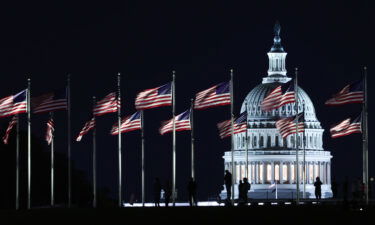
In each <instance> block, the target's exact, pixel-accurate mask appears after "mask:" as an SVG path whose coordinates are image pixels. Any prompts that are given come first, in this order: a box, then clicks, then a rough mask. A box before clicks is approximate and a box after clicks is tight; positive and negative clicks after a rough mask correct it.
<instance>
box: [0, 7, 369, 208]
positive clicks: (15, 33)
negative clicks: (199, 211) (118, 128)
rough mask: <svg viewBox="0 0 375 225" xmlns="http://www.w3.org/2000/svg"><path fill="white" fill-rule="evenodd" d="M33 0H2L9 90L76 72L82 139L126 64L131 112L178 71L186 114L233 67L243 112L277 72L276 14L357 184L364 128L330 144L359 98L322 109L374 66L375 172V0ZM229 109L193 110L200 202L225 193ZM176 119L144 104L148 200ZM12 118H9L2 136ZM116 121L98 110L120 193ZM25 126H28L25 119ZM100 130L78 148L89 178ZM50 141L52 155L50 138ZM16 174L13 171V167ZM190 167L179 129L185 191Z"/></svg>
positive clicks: (102, 161)
mask: <svg viewBox="0 0 375 225" xmlns="http://www.w3.org/2000/svg"><path fill="white" fill-rule="evenodd" d="M28 4H29V5H27V4H26V5H21V4H14V5H2V6H1V7H0V8H1V9H0V24H1V26H0V29H1V35H0V63H1V66H0V74H1V79H2V82H1V89H0V98H2V97H6V96H8V95H10V94H15V93H17V92H19V91H20V90H22V89H24V88H26V85H27V78H31V82H32V96H37V95H39V94H42V93H45V92H48V91H50V90H52V89H57V88H62V87H64V86H65V84H66V77H67V74H68V73H70V74H71V88H72V136H73V137H72V138H74V139H75V137H76V136H77V135H78V133H79V131H80V129H81V128H82V126H83V125H84V123H85V122H86V121H87V120H88V119H90V116H91V107H92V100H91V99H92V96H97V98H99V99H100V98H102V97H104V96H105V95H106V94H108V93H109V92H112V91H115V90H116V74H117V72H121V74H122V86H121V91H122V99H123V101H122V102H123V104H122V105H123V107H122V114H123V115H124V116H125V115H129V114H131V113H133V112H134V111H135V108H134V99H135V96H136V95H137V93H138V92H140V91H141V90H143V89H147V88H154V87H157V86H160V85H162V84H165V83H167V82H169V81H171V79H172V76H171V75H172V70H175V71H176V113H180V112H183V111H185V110H186V109H188V108H189V107H190V99H191V98H192V97H193V96H194V95H195V93H197V92H198V91H201V90H204V89H206V88H209V87H211V86H213V85H215V84H217V83H219V82H223V81H227V80H229V79H230V76H229V70H230V69H231V68H233V69H234V108H235V114H236V115H238V114H239V110H240V107H241V104H242V101H243V100H244V98H245V96H246V95H247V93H248V92H249V91H251V90H252V89H253V88H254V87H255V86H256V85H258V84H260V83H261V80H262V77H264V76H266V75H267V69H268V58H267V55H266V53H267V52H268V51H269V50H270V48H271V46H272V43H273V26H274V24H275V21H276V20H278V21H280V24H281V34H280V36H281V43H282V45H283V47H284V50H285V51H286V52H287V53H288V55H287V62H286V66H287V70H288V76H290V77H291V76H293V71H294V67H298V69H299V71H300V72H299V84H300V86H302V88H303V89H304V90H305V91H306V92H307V93H308V95H309V96H310V98H311V100H312V101H313V103H314V105H315V110H316V114H317V117H318V119H319V120H320V122H321V124H322V126H323V128H325V129H326V131H325V132H324V140H323V141H324V148H325V150H329V151H331V154H332V155H333V159H332V177H334V178H336V180H338V181H339V182H341V181H342V180H343V178H344V177H345V176H348V177H349V179H350V180H354V179H357V178H358V177H361V174H362V145H361V135H359V134H354V135H350V136H347V137H343V138H339V139H336V140H332V139H331V138H330V137H329V131H328V129H329V127H330V125H331V124H333V123H336V122H339V121H340V120H343V119H346V118H347V117H349V116H352V115H354V116H357V115H358V114H359V112H360V111H361V105H360V104H355V105H354V104H353V105H348V106H342V107H336V108H334V107H326V106H324V102H325V101H326V100H327V99H328V98H329V97H330V96H331V95H332V94H334V93H336V92H337V91H339V90H340V89H341V88H343V87H344V86H345V85H346V84H348V83H350V82H353V81H356V80H358V79H361V76H362V68H363V66H365V65H366V66H367V67H368V78H369V79H368V87H369V93H368V96H369V117H370V118H369V137H370V141H369V143H370V144H369V164H370V170H369V171H370V176H374V175H375V174H374V168H375V167H374V165H373V163H372V162H374V159H375V154H374V153H373V151H372V150H373V149H372V148H371V146H372V139H371V137H372V136H371V134H372V127H373V123H374V120H372V119H371V115H372V111H373V110H374V108H373V107H374V106H373V104H371V103H372V96H373V91H374V90H372V79H373V78H372V76H373V74H374V71H375V63H374V60H373V58H374V57H373V52H374V50H375V49H374V43H373V38H374V37H373V34H374V32H373V29H374V27H375V19H374V16H373V12H374V8H373V7H372V5H371V4H370V1H368V2H367V1H353V2H352V3H344V2H342V1H337V2H331V1H329V3H328V2H325V3H319V2H317V1H313V2H312V3H310V4H307V3H304V4H303V5H302V3H293V4H291V3H286V2H281V1H275V2H267V3H262V4H255V3H253V1H244V2H240V1H238V2H237V1H236V2H235V1H197V2H193V1H168V2H167V1H123V3H122V4H110V3H107V2H106V3H104V2H102V3H101V4H95V3H93V2H91V3H89V4H81V3H73V4H69V3H60V4H58V3H47V4H37V3H35V2H33V3H32V4H31V3H28ZM229 110H230V108H229V106H221V107H217V108H213V109H208V110H203V111H197V112H196V113H195V114H194V117H195V121H194V122H195V138H196V142H195V143H196V179H197V182H198V197H199V200H207V199H208V198H209V197H215V196H216V195H217V194H218V193H219V192H220V191H221V188H222V183H223V170H224V165H223V159H222V156H223V153H224V151H229V150H230V139H224V140H221V139H220V138H219V136H218V131H217V128H216V124H217V123H218V122H220V121H222V120H226V119H229V116H230V114H229ZM47 118H48V116H47V115H37V116H33V118H32V132H33V135H35V136H37V137H39V138H40V139H42V138H43V136H44V134H45V129H46V128H45V121H46V120H47ZM170 118H171V107H161V108H155V109H151V110H147V111H145V138H146V146H145V152H146V153H145V154H146V156H145V157H146V158H145V163H146V193H147V197H146V200H147V201H151V197H152V182H153V179H154V178H155V177H160V179H161V181H162V183H164V182H165V180H166V179H171V174H172V172H171V168H172V154H171V153H172V135H170V134H166V135H164V136H160V135H159V133H158V128H159V126H160V123H161V121H163V120H167V119H170ZM9 119H10V118H1V119H0V124H1V125H2V126H1V130H2V131H1V133H3V131H4V130H5V129H6V126H7V123H8V121H9ZM115 122H116V114H107V115H104V116H101V117H100V118H97V154H98V163H97V165H98V167H97V171H98V178H97V180H98V187H99V188H102V189H103V188H105V189H108V190H109V191H110V195H111V196H112V197H113V198H117V176H118V175H117V174H118V167H117V137H114V136H111V135H109V131H110V128H111V126H112V124H114V123H115ZM21 123H22V125H21V127H22V129H23V130H26V116H25V115H23V116H22V118H21ZM55 124H56V138H55V142H56V151H57V152H59V153H62V154H66V152H67V149H66V131H67V128H66V112H57V113H56V114H55ZM13 135H14V134H13ZM91 137H92V136H91V133H90V134H88V135H86V136H84V137H83V140H82V141H81V142H80V143H77V142H75V141H73V144H72V158H73V163H74V167H75V168H77V169H79V170H82V171H83V172H84V173H85V175H86V176H87V177H86V178H87V179H88V181H91V180H90V179H91V176H92V171H91V151H92V138H91ZM122 140H123V174H124V182H123V185H124V189H123V191H124V198H125V200H126V201H128V199H129V196H130V195H131V193H134V194H135V196H136V198H137V199H140V193H141V188H140V187H141V185H140V184H141V178H140V173H141V167H140V163H141V158H140V156H141V154H140V153H141V152H140V150H141V139H140V132H139V131H135V132H131V133H126V134H124V135H123V139H122ZM44 148H45V149H44V151H46V152H48V151H49V148H48V146H47V145H46V144H45V146H44ZM21 151H26V149H21ZM9 160H13V159H9ZM33 160H35V162H37V160H38V159H33ZM9 171H10V172H12V173H13V171H14V169H13V168H10V169H9ZM189 175H190V132H188V131H184V132H178V133H177V188H178V192H179V199H182V200H184V199H187V197H186V190H185V189H186V184H187V181H188V177H189ZM33 176H38V174H33ZM45 179H49V177H46V178H45ZM56 179H58V178H56ZM9 185H10V184H9ZM73 185H74V184H73ZM46 194H47V195H48V194H49V193H46ZM33 198H37V196H34V197H33Z"/></svg>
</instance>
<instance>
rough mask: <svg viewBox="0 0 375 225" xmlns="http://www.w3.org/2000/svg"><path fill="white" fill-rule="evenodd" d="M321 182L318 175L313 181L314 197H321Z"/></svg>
mask: <svg viewBox="0 0 375 225" xmlns="http://www.w3.org/2000/svg"><path fill="white" fill-rule="evenodd" d="M322 184H323V183H322V182H321V181H320V178H319V177H316V180H315V182H314V186H315V197H316V199H321V198H322V187H321V186H322Z"/></svg>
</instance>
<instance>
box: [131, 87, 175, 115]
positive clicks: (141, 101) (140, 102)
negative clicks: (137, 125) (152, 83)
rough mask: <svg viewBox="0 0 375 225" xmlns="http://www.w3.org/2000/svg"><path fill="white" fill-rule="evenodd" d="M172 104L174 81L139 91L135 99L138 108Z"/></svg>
mask: <svg viewBox="0 0 375 225" xmlns="http://www.w3.org/2000/svg"><path fill="white" fill-rule="evenodd" d="M168 105H172V82H170V83H168V84H165V85H163V86H160V87H157V88H152V89H146V90H144V91H141V92H139V94H138V95H137V98H136V99H135V108H136V109H137V110H144V109H151V108H156V107H160V106H168Z"/></svg>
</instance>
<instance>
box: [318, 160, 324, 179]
mask: <svg viewBox="0 0 375 225" xmlns="http://www.w3.org/2000/svg"><path fill="white" fill-rule="evenodd" d="M323 173H324V168H323V162H319V174H320V175H319V176H320V179H321V180H324V175H323Z"/></svg>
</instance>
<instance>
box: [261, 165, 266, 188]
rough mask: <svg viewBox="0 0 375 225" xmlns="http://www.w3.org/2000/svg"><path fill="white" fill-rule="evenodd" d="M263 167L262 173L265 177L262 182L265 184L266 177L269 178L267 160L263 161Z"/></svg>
mask: <svg viewBox="0 0 375 225" xmlns="http://www.w3.org/2000/svg"><path fill="white" fill-rule="evenodd" d="M261 166H262V167H263V174H261V176H262V177H263V181H262V184H264V183H265V182H266V178H267V171H266V170H267V168H266V163H265V162H262V165H261Z"/></svg>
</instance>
